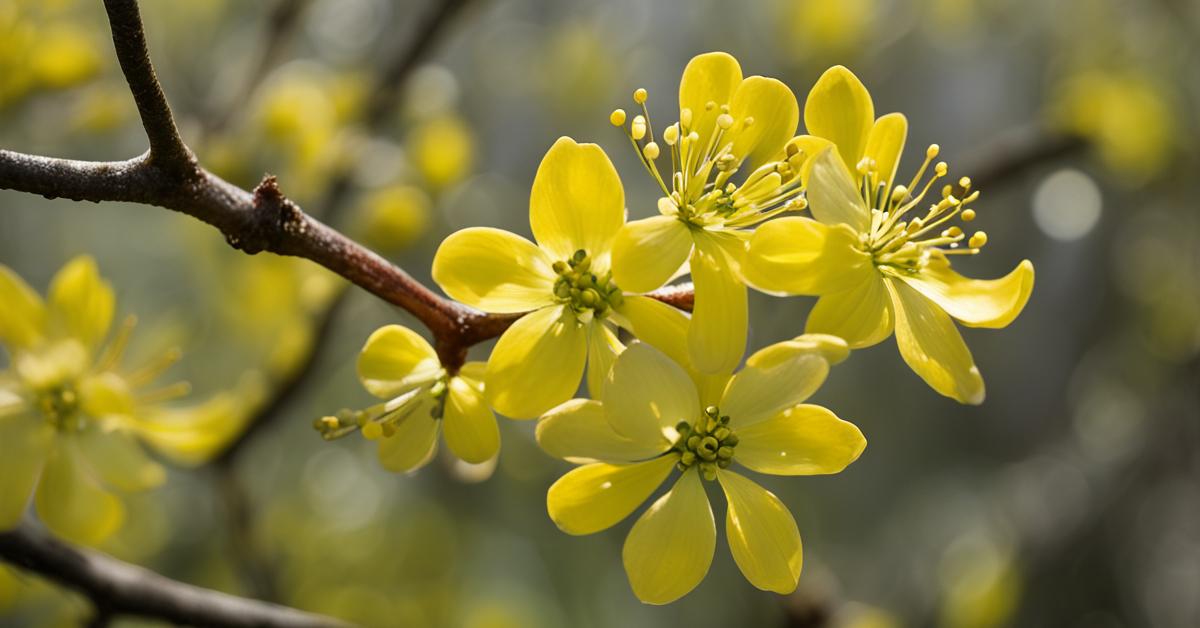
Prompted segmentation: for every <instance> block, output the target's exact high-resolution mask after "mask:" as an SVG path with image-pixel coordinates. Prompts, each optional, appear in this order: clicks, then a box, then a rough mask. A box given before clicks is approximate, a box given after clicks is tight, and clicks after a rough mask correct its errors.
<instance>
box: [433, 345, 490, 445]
mask: <svg viewBox="0 0 1200 628" xmlns="http://www.w3.org/2000/svg"><path fill="white" fill-rule="evenodd" d="M476 364H479V363H476ZM479 366H481V367H482V366H483V365H482V364H479ZM464 368H465V367H464ZM481 374H482V373H481ZM442 430H443V432H444V436H445V439H446V446H447V447H449V448H450V451H452V452H454V455H455V456H458V457H459V458H461V459H463V460H465V461H466V462H470V463H472V464H478V463H481V462H484V461H487V460H490V459H491V458H492V457H493V456H495V455H496V452H498V451H500V428H499V426H497V425H496V415H494V414H492V409H491V408H490V407H488V405H487V400H486V399H485V398H484V395H483V380H482V379H477V378H474V377H470V376H468V375H465V374H463V373H461V372H460V373H459V374H458V375H457V376H455V377H452V378H450V390H449V392H448V393H447V394H446V413H445V417H444V418H443V419H442Z"/></svg>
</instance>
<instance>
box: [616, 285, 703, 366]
mask: <svg viewBox="0 0 1200 628" xmlns="http://www.w3.org/2000/svg"><path fill="white" fill-rule="evenodd" d="M617 311H618V312H619V313H620V314H621V315H623V316H624V317H625V318H626V319H627V320H628V321H629V324H630V330H629V331H631V332H633V335H635V336H637V338H638V340H641V341H642V342H645V343H647V344H650V345H652V346H653V347H654V348H655V349H658V350H659V351H662V352H663V353H665V354H667V357H669V358H671V359H672V360H674V361H675V362H676V363H677V364H680V365H681V366H687V364H688V360H689V357H688V343H687V330H688V322H689V320H690V319H689V318H688V315H687V314H684V313H683V312H681V311H680V310H678V309H676V308H674V307H671V306H670V305H667V304H666V303H663V302H662V301H658V300H656V299H651V298H650V297H642V296H627V297H625V302H624V303H622V304H621V306H620V307H618V308H617Z"/></svg>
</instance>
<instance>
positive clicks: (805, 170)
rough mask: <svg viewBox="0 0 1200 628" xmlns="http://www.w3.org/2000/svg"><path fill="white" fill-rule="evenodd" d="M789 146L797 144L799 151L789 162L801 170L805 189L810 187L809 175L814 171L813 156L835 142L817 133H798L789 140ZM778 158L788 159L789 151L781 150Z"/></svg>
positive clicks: (802, 183)
mask: <svg viewBox="0 0 1200 628" xmlns="http://www.w3.org/2000/svg"><path fill="white" fill-rule="evenodd" d="M788 145H789V146H795V147H796V148H797V149H798V150H799V153H797V156H795V157H792V158H791V159H790V160H789V163H790V164H791V165H792V167H793V168H796V169H798V170H799V174H800V183H801V185H803V186H804V188H805V189H807V188H808V181H809V175H810V173H811V172H812V165H813V157H816V156H817V155H819V154H820V153H821V151H823V150H825V149H826V148H829V147H831V146H833V142H831V141H829V140H827V139H825V138H823V137H817V136H815V135H797V136H796V137H793V138H792V139H791V141H789V142H788ZM776 159H779V160H783V159H787V153H784V152H781V153H780V154H778V155H776Z"/></svg>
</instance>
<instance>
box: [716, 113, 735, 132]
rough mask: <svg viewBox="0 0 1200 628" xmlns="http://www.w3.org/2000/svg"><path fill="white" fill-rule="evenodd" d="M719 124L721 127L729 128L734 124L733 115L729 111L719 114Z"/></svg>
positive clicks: (723, 128)
mask: <svg viewBox="0 0 1200 628" xmlns="http://www.w3.org/2000/svg"><path fill="white" fill-rule="evenodd" d="M717 126H719V127H721V129H722V130H726V131H727V130H729V128H730V127H732V126H733V116H731V115H729V114H727V113H723V114H721V115H719V116H717Z"/></svg>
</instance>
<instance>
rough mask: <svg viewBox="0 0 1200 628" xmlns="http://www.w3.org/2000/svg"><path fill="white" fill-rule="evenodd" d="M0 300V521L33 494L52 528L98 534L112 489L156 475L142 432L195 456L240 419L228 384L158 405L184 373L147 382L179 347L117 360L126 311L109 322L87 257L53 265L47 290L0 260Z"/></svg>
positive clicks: (105, 523) (110, 309)
mask: <svg viewBox="0 0 1200 628" xmlns="http://www.w3.org/2000/svg"><path fill="white" fill-rule="evenodd" d="M0 303H3V304H4V305H3V307H2V308H0V343H3V346H4V347H5V348H6V349H7V351H8V354H9V358H10V366H9V368H8V369H7V370H5V371H3V372H0V443H2V444H3V455H0V530H7V529H10V528H12V527H13V526H15V525H16V524H17V523H18V522H19V521H20V519H21V516H22V515H23V514H24V512H25V509H26V506H27V504H28V502H29V500H30V497H31V496H33V498H34V503H35V507H36V511H37V515H38V517H39V518H40V519H41V520H42V521H43V522H44V523H45V524H46V525H47V526H48V527H49V528H50V529H51V530H53V531H54V532H55V533H57V534H59V535H60V536H62V537H64V538H67V539H69V540H73V541H77V542H80V543H85V544H96V543H99V542H101V541H103V540H104V539H106V538H107V537H108V536H109V535H111V534H112V533H113V532H114V531H115V530H116V529H117V528H118V527H120V525H121V522H122V520H123V518H124V512H125V511H124V506H123V505H122V502H121V500H120V499H119V498H118V496H117V495H116V494H114V491H119V492H132V491H141V490H145V489H149V488H152V487H155V486H157V485H159V484H161V483H162V482H163V481H164V480H165V479H166V473H165V470H164V469H163V467H162V466H161V465H160V464H158V463H157V462H155V461H154V460H153V459H151V458H150V457H149V456H148V455H147V454H146V453H145V451H144V450H143V448H142V444H145V445H148V446H150V447H152V448H154V449H155V450H156V451H158V452H159V453H160V454H163V455H165V456H167V457H168V458H171V459H172V460H174V461H176V462H180V463H197V462H200V461H202V460H204V459H205V458H207V457H209V456H210V455H211V454H212V453H214V452H215V451H217V450H218V449H219V448H220V447H222V446H223V445H224V444H225V443H226V442H228V439H229V438H231V437H232V436H234V435H235V434H236V432H237V430H238V429H239V428H240V424H241V421H240V420H239V417H240V414H239V412H238V410H237V404H236V401H235V399H234V398H233V397H232V396H228V395H221V396H217V397H214V398H213V399H212V400H210V401H208V402H205V403H202V404H198V405H195V406H191V407H186V408H178V407H170V406H167V405H164V403H165V402H167V401H170V400H172V399H175V398H178V397H181V396H184V395H186V394H188V392H189V387H188V385H187V383H186V382H178V383H175V384H168V385H163V386H157V385H155V384H154V382H155V381H156V380H157V379H159V376H161V375H162V374H163V373H164V372H165V371H166V370H167V368H168V367H170V366H171V365H172V364H173V363H174V362H175V361H176V360H178V359H179V352H178V350H174V349H171V350H166V351H163V352H160V353H159V354H158V355H157V357H155V358H152V359H150V360H149V361H148V362H146V363H143V364H142V365H140V366H139V367H136V368H123V367H122V362H123V359H122V358H123V356H124V353H125V349H126V347H127V345H128V342H129V339H130V334H131V332H132V331H133V327H134V323H135V319H134V318H133V317H129V318H127V319H126V320H125V322H124V323H123V324H122V325H121V326H120V327H119V328H118V329H117V330H116V332H115V333H113V334H110V333H109V332H110V327H111V326H112V320H113V314H114V311H115V306H116V299H115V298H114V295H113V290H112V287H111V286H109V284H108V283H107V282H105V281H104V280H103V279H102V278H101V277H100V274H99V272H98V270H97V268H96V263H95V262H94V261H93V260H92V259H91V258H89V257H78V258H76V259H74V260H72V261H71V262H69V263H68V264H67V265H66V266H64V267H63V268H62V270H60V271H59V272H58V274H57V275H56V276H55V277H54V280H53V281H52V282H51V284H50V290H49V294H48V299H46V300H43V299H42V298H41V297H40V296H39V295H38V294H37V293H36V292H34V291H33V290H32V289H31V288H30V287H29V286H28V285H27V284H26V283H25V282H24V281H22V280H21V278H20V277H18V276H17V275H16V274H15V273H14V272H12V271H11V270H10V269H9V268H7V267H5V266H0ZM139 442H140V443H141V444H139Z"/></svg>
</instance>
